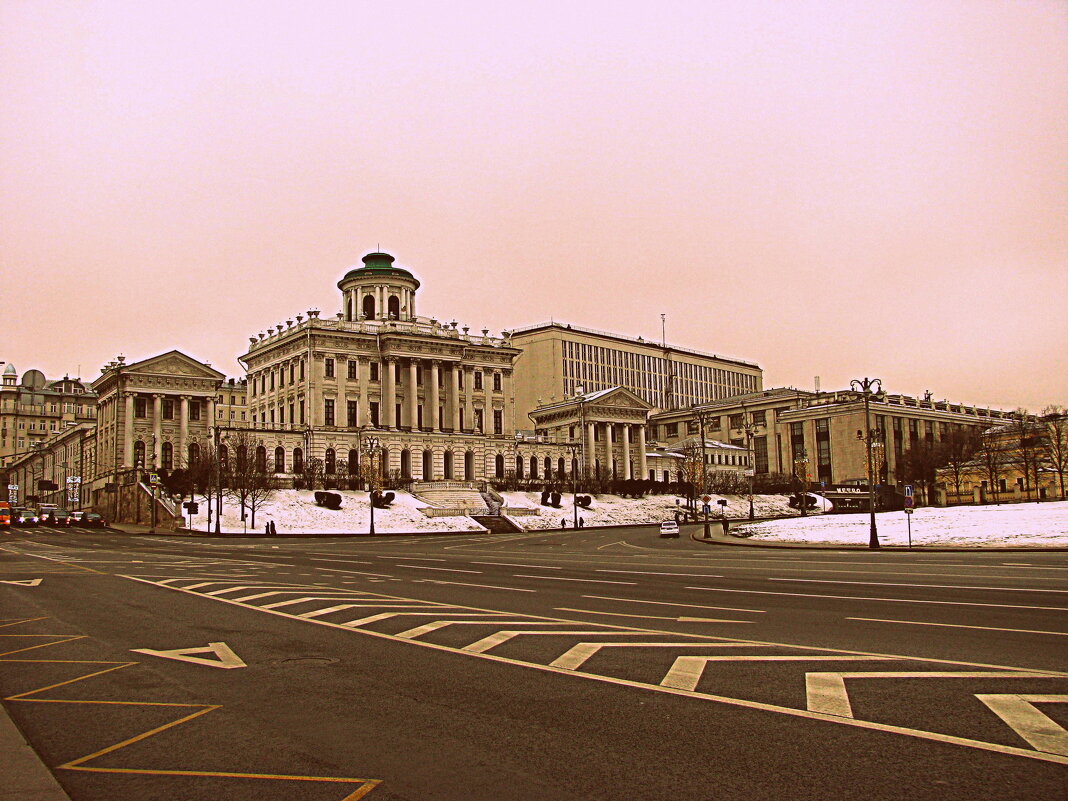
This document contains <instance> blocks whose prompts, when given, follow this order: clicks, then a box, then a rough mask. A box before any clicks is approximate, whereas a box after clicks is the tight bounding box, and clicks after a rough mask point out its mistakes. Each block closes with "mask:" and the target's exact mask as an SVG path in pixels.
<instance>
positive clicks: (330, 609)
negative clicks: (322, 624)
mask: <svg viewBox="0 0 1068 801" xmlns="http://www.w3.org/2000/svg"><path fill="white" fill-rule="evenodd" d="M354 606H356V604H337V605H336V606H327V607H325V608H323V609H316V610H315V611H313V612H304V613H302V614H299V615H297V617H302V618H304V619H305V620H308V619H310V618H313V617H320V616H322V615H328V614H330V613H331V612H340V611H341V610H342V609H352V608H353V607H354Z"/></svg>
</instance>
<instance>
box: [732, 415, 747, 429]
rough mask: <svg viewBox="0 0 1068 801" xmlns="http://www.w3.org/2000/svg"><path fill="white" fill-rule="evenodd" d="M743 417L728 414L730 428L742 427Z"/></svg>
mask: <svg viewBox="0 0 1068 801" xmlns="http://www.w3.org/2000/svg"><path fill="white" fill-rule="evenodd" d="M743 418H744V415H741V414H732V415H731V416H730V427H731V428H741V427H742V423H743V422H744V419H743Z"/></svg>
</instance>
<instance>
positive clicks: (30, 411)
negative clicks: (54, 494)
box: [0, 364, 97, 468]
mask: <svg viewBox="0 0 1068 801" xmlns="http://www.w3.org/2000/svg"><path fill="white" fill-rule="evenodd" d="M96 402H97V396H96V393H95V392H94V391H93V389H92V387H90V386H88V385H87V384H85V383H83V382H82V381H81V379H78V378H70V377H69V376H64V377H63V378H60V379H54V380H49V379H47V378H45V376H44V373H42V372H41V371H40V370H28V371H27V372H26V373H25V374H24V375H23V376H22V380H21V381H20V380H19V377H18V373H17V371H16V369H15V366H14V365H12V364H9V365H7V366H6V367H5V368H4V372H3V381H2V383H0V468H2V467H4V466H5V465H7V464H10V463H11V462H12V461H13V460H14V459H15V457H16V456H17V455H18V454H22V453H26V452H27V451H30V450H33V449H34V448H37V447H39V446H40V443H41V442H43V441H44V440H45V439H47V438H48V437H50V436H52V435H54V434H56V433H57V432H60V431H63V430H65V429H67V428H69V427H71V426H74V425H77V424H79V423H86V422H92V421H93V420H95V419H96Z"/></svg>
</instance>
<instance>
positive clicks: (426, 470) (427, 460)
mask: <svg viewBox="0 0 1068 801" xmlns="http://www.w3.org/2000/svg"><path fill="white" fill-rule="evenodd" d="M433 480H434V452H433V451H432V450H425V451H423V481H433Z"/></svg>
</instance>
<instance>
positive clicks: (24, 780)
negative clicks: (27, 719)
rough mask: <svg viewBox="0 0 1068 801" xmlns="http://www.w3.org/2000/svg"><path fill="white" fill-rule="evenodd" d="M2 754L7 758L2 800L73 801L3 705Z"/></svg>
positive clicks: (0, 792)
mask: <svg viewBox="0 0 1068 801" xmlns="http://www.w3.org/2000/svg"><path fill="white" fill-rule="evenodd" d="M0 754H3V758H4V786H3V788H0V799H10V800H11V801H71V798H70V796H69V795H67V794H66V792H64V790H63V788H62V787H61V786H60V784H59V782H58V781H56V777H55V776H53V775H52V771H50V770H49V769H48V767H47V766H46V765H45V764H44V763H43V762H42V761H41V758H40V757H39V756H38V755H37V752H36V751H34V750H33V747H32V746H31V745H30V744H29V743H27V742H26V739H25V738H24V737H23V736H22V732H21V731H19V728H18V726H16V725H15V721H13V720H12V719H11V716H10V715H9V714H8V711H7V708H6V707H5V706H3V704H0Z"/></svg>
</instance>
